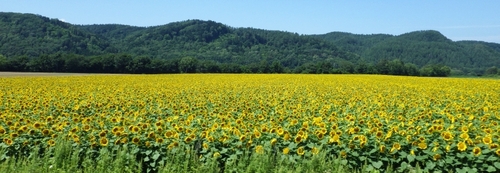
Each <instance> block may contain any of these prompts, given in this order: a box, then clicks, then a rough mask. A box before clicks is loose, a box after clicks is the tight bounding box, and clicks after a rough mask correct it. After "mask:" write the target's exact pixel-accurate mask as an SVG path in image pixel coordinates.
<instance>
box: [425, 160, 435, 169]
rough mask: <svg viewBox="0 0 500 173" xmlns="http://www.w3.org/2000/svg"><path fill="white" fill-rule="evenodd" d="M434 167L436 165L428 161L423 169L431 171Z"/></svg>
mask: <svg viewBox="0 0 500 173" xmlns="http://www.w3.org/2000/svg"><path fill="white" fill-rule="evenodd" d="M434 167H436V163H434V162H432V161H428V162H427V164H426V166H425V169H427V170H432V169H434Z"/></svg>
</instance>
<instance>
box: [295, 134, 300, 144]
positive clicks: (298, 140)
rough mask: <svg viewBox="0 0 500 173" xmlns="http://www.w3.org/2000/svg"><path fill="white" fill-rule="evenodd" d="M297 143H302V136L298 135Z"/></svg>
mask: <svg viewBox="0 0 500 173" xmlns="http://www.w3.org/2000/svg"><path fill="white" fill-rule="evenodd" d="M294 141H295V143H300V142H301V141H302V136H300V135H297V136H296V137H295V139H294Z"/></svg>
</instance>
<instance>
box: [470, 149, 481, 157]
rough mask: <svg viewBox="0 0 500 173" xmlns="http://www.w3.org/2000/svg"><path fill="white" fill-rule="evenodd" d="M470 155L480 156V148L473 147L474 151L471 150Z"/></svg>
mask: <svg viewBox="0 0 500 173" xmlns="http://www.w3.org/2000/svg"><path fill="white" fill-rule="evenodd" d="M472 154H474V156H479V155H480V154H481V148H479V147H474V149H472Z"/></svg>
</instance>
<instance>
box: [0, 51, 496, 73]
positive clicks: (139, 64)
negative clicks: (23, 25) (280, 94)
mask: <svg viewBox="0 0 500 173" xmlns="http://www.w3.org/2000/svg"><path fill="white" fill-rule="evenodd" d="M0 71H23V72H71V73H129V74H160V73H302V74H387V75H404V76H449V75H450V74H451V69H450V68H449V67H448V66H444V65H437V64H433V65H426V66H424V67H422V68H419V67H418V66H417V65H415V64H411V63H404V62H403V61H401V60H399V59H394V60H387V59H383V60H381V61H379V62H378V63H375V64H373V63H366V62H360V63H357V64H354V63H352V62H350V61H336V62H331V61H319V62H316V63H311V62H309V63H304V64H302V65H299V66H296V67H295V68H290V67H286V66H283V65H282V64H281V63H280V62H278V61H272V62H268V61H266V60H262V61H260V62H254V63H250V64H246V65H242V64H236V63H219V62H215V61H211V60H200V59H198V58H196V57H189V56H188V57H183V58H177V59H161V58H151V57H148V56H133V55H130V54H124V53H122V54H104V55H96V56H83V55H77V54H64V53H56V54H50V55H47V54H44V55H40V56H39V57H35V58H30V57H28V56H15V57H10V58H9V57H5V56H2V55H0ZM490 71H491V72H490ZM493 71H494V72H495V73H497V72H498V70H494V69H492V70H489V72H490V73H493Z"/></svg>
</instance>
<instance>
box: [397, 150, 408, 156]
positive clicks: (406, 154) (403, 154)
mask: <svg viewBox="0 0 500 173" xmlns="http://www.w3.org/2000/svg"><path fill="white" fill-rule="evenodd" d="M399 155H400V156H401V157H403V158H404V157H406V156H408V153H406V152H404V151H400V152H399Z"/></svg>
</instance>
